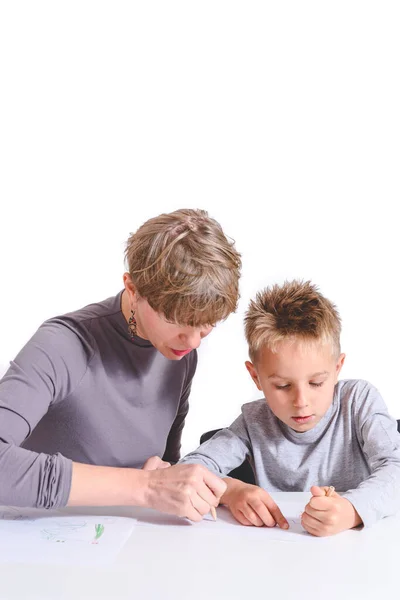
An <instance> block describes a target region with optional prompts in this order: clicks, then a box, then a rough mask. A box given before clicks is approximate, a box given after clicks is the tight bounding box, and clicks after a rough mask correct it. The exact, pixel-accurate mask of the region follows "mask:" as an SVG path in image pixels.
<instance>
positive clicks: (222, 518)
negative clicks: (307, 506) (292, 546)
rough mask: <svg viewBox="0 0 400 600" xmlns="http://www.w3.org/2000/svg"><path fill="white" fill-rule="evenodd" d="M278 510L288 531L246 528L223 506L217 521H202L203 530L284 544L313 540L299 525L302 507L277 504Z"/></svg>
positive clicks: (210, 519)
mask: <svg viewBox="0 0 400 600" xmlns="http://www.w3.org/2000/svg"><path fill="white" fill-rule="evenodd" d="M279 508H280V509H281V512H282V514H283V515H284V516H285V518H286V519H287V521H288V523H289V529H288V530H284V529H280V528H279V527H247V526H244V525H241V524H240V523H238V521H236V519H235V518H234V516H233V515H232V513H231V512H230V511H229V510H228V509H227V508H226V507H224V506H221V507H220V508H218V509H217V520H216V521H214V520H213V518H212V516H211V515H207V516H206V517H205V518H204V520H203V527H202V528H203V529H205V528H207V529H211V528H218V529H221V530H222V529H223V530H224V532H225V531H226V532H227V533H228V532H229V531H230V532H238V531H239V530H240V533H241V534H250V535H263V536H266V538H267V539H269V540H281V541H285V542H310V541H313V540H315V539H322V538H315V537H314V536H312V535H310V534H309V533H307V532H306V531H305V530H304V529H303V527H302V525H301V517H300V515H301V513H302V512H303V510H304V506H303V505H300V504H299V503H295V502H288V503H283V502H280V503H279Z"/></svg>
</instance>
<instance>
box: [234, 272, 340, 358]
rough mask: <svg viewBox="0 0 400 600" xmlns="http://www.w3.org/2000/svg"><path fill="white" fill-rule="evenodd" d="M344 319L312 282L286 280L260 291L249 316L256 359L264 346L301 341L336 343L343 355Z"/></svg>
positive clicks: (334, 346)
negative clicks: (341, 332)
mask: <svg viewBox="0 0 400 600" xmlns="http://www.w3.org/2000/svg"><path fill="white" fill-rule="evenodd" d="M340 331H341V320H340V316H339V313H338V311H337V309H336V306H335V305H334V304H333V303H332V302H330V301H329V300H327V299H326V298H325V297H324V296H323V295H322V294H321V293H320V292H319V291H318V288H317V286H315V285H313V284H312V283H311V282H310V281H306V282H303V281H299V280H294V281H286V282H285V283H284V284H283V285H277V284H275V285H273V286H271V287H267V288H265V289H264V290H262V291H260V292H258V294H257V295H256V299H255V300H251V302H250V305H249V308H248V310H247V312H246V316H245V333H246V339H247V343H248V345H249V356H250V359H251V361H252V362H254V361H255V360H256V358H257V354H258V352H259V351H260V349H261V348H268V349H270V350H271V351H273V352H276V351H277V346H278V344H279V343H280V342H282V341H286V340H296V341H297V340H300V341H303V342H313V341H320V342H322V343H325V342H329V343H331V344H332V351H333V352H334V353H337V354H338V355H339V354H340Z"/></svg>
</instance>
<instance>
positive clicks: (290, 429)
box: [181, 281, 400, 536]
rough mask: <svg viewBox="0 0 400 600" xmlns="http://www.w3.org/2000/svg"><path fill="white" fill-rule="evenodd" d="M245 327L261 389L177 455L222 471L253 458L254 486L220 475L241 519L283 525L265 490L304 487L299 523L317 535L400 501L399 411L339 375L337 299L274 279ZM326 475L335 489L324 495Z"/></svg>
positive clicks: (399, 506) (393, 508)
mask: <svg viewBox="0 0 400 600" xmlns="http://www.w3.org/2000/svg"><path fill="white" fill-rule="evenodd" d="M245 330H246V339H247V342H248V345H249V356H250V359H251V362H250V361H248V362H246V367H247V370H248V371H249V373H250V375H251V377H252V379H253V381H254V382H255V384H256V386H257V388H258V389H259V390H260V391H262V392H263V393H264V396H265V399H263V400H257V401H255V402H250V403H248V404H244V405H243V407H242V414H241V415H240V416H239V417H238V418H237V419H236V420H235V421H234V422H233V423H232V425H231V426H230V427H228V428H226V429H223V430H221V431H220V432H218V433H217V434H215V436H214V437H213V438H212V439H211V440H209V441H207V442H205V443H204V444H202V445H201V446H200V448H198V449H197V450H196V451H195V452H192V453H190V454H188V455H187V456H186V457H185V458H184V459H182V461H181V462H185V463H200V464H203V465H205V466H206V467H208V468H209V469H210V470H211V471H212V472H214V473H216V474H218V475H220V476H222V477H224V476H226V475H227V474H228V473H229V472H230V471H231V470H232V469H234V468H235V467H237V466H239V465H240V464H241V463H242V462H243V460H244V459H245V458H246V457H247V458H248V459H249V460H250V462H251V464H252V467H253V470H254V473H255V478H256V482H257V486H254V485H249V484H246V483H243V482H241V481H238V480H236V479H233V478H225V479H224V481H225V482H226V484H227V489H226V491H225V493H224V494H223V496H222V498H221V503H223V504H226V505H227V506H228V507H229V509H230V510H231V512H232V514H233V515H234V517H235V518H236V519H237V520H238V521H239V522H240V523H242V524H243V525H255V526H262V525H267V526H270V527H271V526H274V525H276V524H278V525H279V526H280V527H282V528H285V529H287V528H288V523H287V521H286V519H285V518H284V516H283V515H282V513H281V512H280V510H279V508H278V507H277V506H276V504H275V503H274V501H273V500H272V498H271V497H270V496H269V494H268V493H267V491H266V490H268V491H269V492H278V491H291V492H295V491H306V490H308V489H310V487H311V493H312V498H311V500H310V502H309V503H308V504H307V506H306V507H305V509H304V513H303V515H302V525H303V527H304V528H305V529H306V530H307V531H308V532H309V533H311V534H313V535H316V536H325V535H332V534H335V533H338V532H340V531H344V530H346V529H351V528H353V527H356V526H358V525H361V524H364V525H365V526H369V525H372V524H373V523H375V522H376V521H377V520H379V519H381V518H382V517H385V516H388V515H392V514H394V513H395V512H397V511H398V510H400V435H399V434H398V432H397V427H396V421H395V420H394V419H392V418H391V417H390V416H389V414H388V411H387V408H386V406H385V404H384V402H383V400H382V398H381V397H380V395H379V393H378V391H377V390H376V389H375V388H374V387H373V386H372V385H371V384H369V383H368V382H366V381H362V380H343V381H339V382H338V376H339V373H340V370H341V368H342V366H343V362H344V359H345V355H344V354H342V353H341V351H340V330H341V323H340V317H339V314H338V312H337V310H336V307H335V306H334V304H332V303H331V302H330V301H329V300H327V299H326V298H324V296H322V294H320V293H319V292H318V289H317V288H316V286H314V285H312V284H311V283H310V282H306V283H303V282H299V281H293V282H286V283H285V284H284V285H282V286H278V285H274V286H272V287H270V288H267V289H265V290H263V291H262V292H260V293H258V294H257V297H256V300H255V301H252V302H251V303H250V306H249V309H248V311H247V313H246V318H245ZM331 485H332V486H334V487H335V489H337V490H338V491H339V492H341V494H340V495H339V494H338V493H337V492H335V493H333V494H332V495H331V496H329V497H328V496H327V495H326V492H327V490H328V487H327V486H331ZM258 486H259V487H258Z"/></svg>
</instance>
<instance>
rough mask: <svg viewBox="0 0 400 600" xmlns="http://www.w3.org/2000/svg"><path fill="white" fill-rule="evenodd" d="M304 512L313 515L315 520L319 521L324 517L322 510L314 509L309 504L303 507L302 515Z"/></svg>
mask: <svg viewBox="0 0 400 600" xmlns="http://www.w3.org/2000/svg"><path fill="white" fill-rule="evenodd" d="M304 514H307V515H308V516H310V517H313V518H314V519H316V520H317V521H320V522H321V523H322V521H323V518H324V511H322V510H316V509H315V508H313V507H312V506H311V505H310V504H307V506H306V507H305V509H304V513H303V515H304Z"/></svg>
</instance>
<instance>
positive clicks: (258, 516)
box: [221, 478, 289, 529]
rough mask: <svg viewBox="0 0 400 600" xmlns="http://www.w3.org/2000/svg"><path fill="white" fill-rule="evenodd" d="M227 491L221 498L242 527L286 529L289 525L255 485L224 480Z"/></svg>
mask: <svg viewBox="0 0 400 600" xmlns="http://www.w3.org/2000/svg"><path fill="white" fill-rule="evenodd" d="M224 481H225V483H226V484H227V490H226V492H225V493H224V495H223V496H222V498H221V503H222V504H226V506H228V508H229V510H230V511H231V513H232V514H233V516H234V517H235V519H236V520H237V521H239V523H241V524H242V525H255V526H256V527H262V526H263V525H266V526H267V527H275V525H279V527H280V528H281V529H288V528H289V523H288V522H287V521H286V519H285V517H284V516H283V514H282V513H281V511H280V510H279V508H278V506H277V505H276V504H275V502H274V500H273V499H272V498H271V496H270V495H269V494H268V493H267V492H266V491H265V490H263V489H262V488H260V487H258V486H257V485H250V484H249V483H243V482H242V481H239V480H238V479H231V478H226V479H224Z"/></svg>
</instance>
